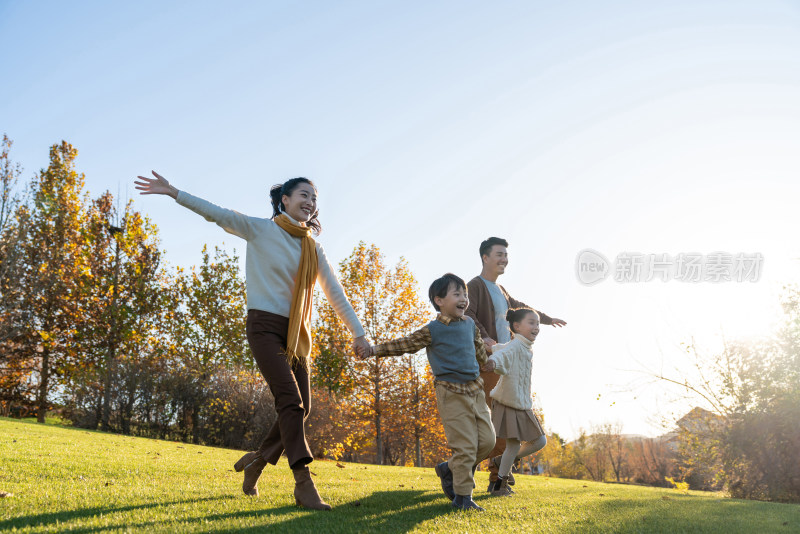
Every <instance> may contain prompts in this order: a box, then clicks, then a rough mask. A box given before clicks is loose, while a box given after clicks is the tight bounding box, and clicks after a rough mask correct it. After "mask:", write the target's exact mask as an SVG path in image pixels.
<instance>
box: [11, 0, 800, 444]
mask: <svg viewBox="0 0 800 534" xmlns="http://www.w3.org/2000/svg"><path fill="white" fill-rule="evenodd" d="M799 30H800V4H798V3H796V2H788V1H784V2H771V1H750V2H730V1H719V2H707V1H677V2H558V3H552V2H547V3H546V2H533V1H520V2H467V1H459V2H367V1H363V2H288V1H287V2H251V3H244V2H224V3H223V2H215V3H209V2H196V1H193V2H169V3H165V2H129V3H108V2H80V3H63V2H13V1H8V0H4V1H0V48H1V49H2V50H3V52H4V53H3V57H4V59H3V67H2V73H3V75H2V79H3V81H2V83H1V84H0V128H2V130H3V131H4V132H6V133H7V134H8V135H9V136H10V137H11V138H12V139H13V140H14V141H15V145H14V147H13V151H12V157H13V158H14V159H15V160H17V161H19V162H20V163H22V165H23V166H24V168H25V176H26V177H30V176H31V175H32V174H33V173H34V172H36V171H37V170H38V169H39V168H41V167H43V166H46V164H47V151H48V147H49V145H51V144H53V143H56V142H58V141H60V140H62V139H65V140H67V141H69V142H70V143H72V144H73V145H75V146H76V147H77V148H78V150H79V151H80V155H79V159H78V167H79V169H80V170H81V171H83V172H85V173H86V177H87V185H88V188H89V190H90V191H91V193H92V194H93V195H98V194H100V193H101V192H102V191H103V190H105V189H110V190H111V191H112V192H115V193H116V192H117V191H120V192H121V193H122V194H123V195H125V194H126V191H127V194H128V195H129V196H134V189H133V186H132V180H133V178H134V177H135V176H136V175H137V174H144V173H146V172H148V171H149V170H150V169H156V170H158V171H159V172H161V173H162V174H164V175H165V176H166V177H167V178H168V179H170V180H171V181H172V182H173V183H174V184H175V185H176V186H177V187H179V188H181V189H185V190H187V191H189V192H191V193H193V194H196V195H199V196H202V197H204V198H207V199H209V200H211V201H214V202H216V203H218V204H220V205H223V206H226V207H231V208H235V209H237V210H239V211H242V212H245V213H248V214H253V215H259V214H261V215H269V213H270V212H269V209H268V206H267V190H268V187H269V186H270V185H271V184H273V183H276V182H280V181H283V180H284V179H286V178H289V177H293V176H298V175H303V176H308V177H310V178H312V179H314V180H315V181H316V183H317V185H318V187H319V192H320V207H321V219H322V222H323V224H324V226H325V231H324V232H323V234H322V236H321V237H320V240H321V241H322V242H323V244H324V245H325V247H326V250H327V251H328V254H329V256H331V257H332V258H333V259H334V260H335V261H339V260H341V259H343V258H344V257H346V256H347V255H348V253H349V252H350V251H351V250H352V248H353V246H354V245H355V244H356V243H357V242H358V241H359V240H365V241H367V242H370V243H375V244H377V245H378V246H380V247H381V248H382V250H383V251H384V252H385V253H386V255H387V257H388V259H389V261H390V262H394V261H396V260H397V259H398V258H399V257H400V256H405V257H406V258H407V259H408V261H409V263H410V265H411V267H412V269H413V271H414V272H415V273H416V275H417V277H418V279H419V281H420V284H421V286H422V287H423V288H427V285H428V284H429V283H430V281H431V280H432V279H433V278H435V277H436V276H439V275H440V274H441V273H443V272H445V271H453V272H456V273H459V274H460V275H461V276H462V277H464V278H471V277H472V276H474V275H475V274H477V273H478V271H479V268H480V263H479V259H478V255H477V247H478V244H479V243H480V241H481V240H482V239H484V238H485V237H488V236H490V235H499V236H503V237H506V238H507V239H508V240H509V241H510V242H511V247H510V248H509V253H510V255H511V263H510V265H509V268H508V271H507V274H506V275H504V276H503V277H502V278H501V280H500V281H501V283H503V284H504V285H505V287H506V288H507V289H509V291H510V292H511V293H512V294H513V295H514V296H515V297H517V298H519V299H521V300H524V301H526V302H528V303H530V304H532V305H534V306H536V307H538V308H540V309H542V310H543V311H545V312H547V313H549V314H551V315H555V316H557V317H561V318H564V319H565V320H567V321H568V322H569V325H568V326H567V327H566V328H564V329H562V330H558V331H556V330H553V329H545V330H544V333H543V334H542V336H541V337H540V339H539V340H538V341H537V348H536V361H535V385H536V389H537V392H538V393H539V399H540V402H541V404H542V407H543V408H544V412H545V414H546V417H547V424H548V426H549V427H550V428H551V429H553V430H555V431H557V432H559V433H561V434H563V435H565V436H573V435H575V433H576V432H577V430H578V429H579V428H581V427H585V428H588V427H589V426H590V425H591V424H592V423H601V422H604V421H620V422H622V423H623V426H624V430H625V431H626V432H630V433H644V434H657V433H659V432H660V431H661V429H660V428H659V427H658V424H657V423H658V421H659V417H660V416H666V417H669V416H670V414H671V413H673V412H680V411H681V410H683V409H685V408H686V405H685V404H681V403H677V404H676V403H671V402H669V399H670V398H672V396H673V394H674V392H668V391H666V390H665V389H664V388H663V387H660V386H645V385H643V378H642V375H641V374H640V373H638V372H631V370H633V371H641V370H642V369H645V368H648V369H659V368H663V369H664V370H666V371H669V370H671V369H673V368H678V369H679V370H684V369H687V365H688V362H687V360H686V358H685V356H684V353H683V352H682V350H681V349H680V346H679V344H680V342H682V341H689V340H690V339H692V338H693V337H694V338H695V339H697V340H698V341H700V342H701V343H703V344H704V345H705V346H707V347H708V349H709V350H714V349H715V348H717V347H718V346H719V344H720V342H721V339H722V337H723V335H724V336H725V337H727V338H732V337H739V336H750V335H757V334H758V333H759V332H763V331H766V330H767V329H768V328H769V327H770V325H771V324H772V322H774V321H775V318H776V308H777V306H776V303H777V297H778V295H779V293H780V287H781V284H783V283H785V282H792V281H795V280H796V279H797V278H798V277H797V271H798V266H800V264H798V261H797V258H798V257H800V250H798V248H799V247H798V243H797V240H796V235H797V228H798V225H799V224H800V215H798V213H800V210H797V208H796V206H797V199H798V194H799V193H800V180H798V170H800V163H799V162H798V157H797V154H798V153H800V97H798V95H800V31H799ZM136 203H137V207H138V208H139V209H141V210H142V211H144V212H146V213H147V214H149V215H150V216H151V217H152V218H153V220H154V221H155V222H156V223H157V224H158V225H159V228H160V230H161V236H162V239H163V247H164V248H165V249H166V250H167V257H168V259H169V261H170V262H171V263H172V264H177V265H184V266H188V265H191V264H194V263H196V262H197V260H198V258H199V254H200V249H201V247H202V245H203V243H209V244H210V245H214V244H219V245H221V244H222V243H223V242H224V244H225V247H226V248H232V247H234V246H235V247H237V249H238V250H239V251H243V250H244V246H243V243H237V242H236V239H235V238H234V237H233V236H230V235H228V234H225V233H224V232H223V231H222V230H220V229H218V228H217V227H215V226H213V225H211V224H209V223H206V222H204V221H203V220H202V219H200V218H199V217H197V216H196V215H194V214H192V213H190V212H188V211H186V210H183V209H182V208H180V207H178V206H177V205H175V204H174V203H173V202H172V201H170V200H169V199H166V198H154V197H141V198H137V200H136ZM586 247H591V248H594V249H597V250H599V251H601V252H603V253H604V254H606V255H607V256H609V257H612V258H613V257H614V256H615V255H616V254H617V253H619V252H623V251H636V252H643V253H661V252H667V253H671V254H677V253H679V252H703V253H709V252H712V251H728V252H761V253H763V254H764V256H765V269H764V275H763V276H762V279H761V281H760V282H758V283H755V284H753V283H750V284H708V283H706V284H680V283H678V282H669V283H660V282H651V283H649V284H645V283H641V284H630V285H622V284H618V283H615V282H613V281H610V280H607V281H606V282H604V283H602V284H600V285H597V286H594V287H585V286H583V285H581V284H579V283H578V281H577V279H576V277H575V272H574V262H575V257H576V254H577V253H578V251H580V250H582V249H584V248H586ZM598 395H599V396H600V397H599V399H598Z"/></svg>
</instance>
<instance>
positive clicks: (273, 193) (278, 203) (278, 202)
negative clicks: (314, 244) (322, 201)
mask: <svg viewBox="0 0 800 534" xmlns="http://www.w3.org/2000/svg"><path fill="white" fill-rule="evenodd" d="M300 184H308V185H310V186H311V187H313V188H314V190H316V189H317V186H316V185H314V182H312V181H311V180H309V179H308V178H303V177H302V176H300V177H298V178H292V179H291V180H286V181H285V182H284V183H282V184H275V185H273V186H272V188H270V190H269V198H270V202H271V203H272V212H273V213H272V217H270V219H274V218H275V217H277V216H278V215H280V214H281V213H283V211H284V210H285V209H286V208H285V207H284V206H283V201H282V200H283V195H286V196H287V197H288V196H291V195H292V191H294V190H295V189H296V188H297V186H298V185H300ZM318 216H319V210H317V211H315V212H314V213H312V214H311V218H310V219H309V220H308V221H307V222H306V226H308V227H309V228H311V229H312V230H314V233H315V234H316V235H319V234H320V233H321V232H322V224H320V222H319V219H317V217H318Z"/></svg>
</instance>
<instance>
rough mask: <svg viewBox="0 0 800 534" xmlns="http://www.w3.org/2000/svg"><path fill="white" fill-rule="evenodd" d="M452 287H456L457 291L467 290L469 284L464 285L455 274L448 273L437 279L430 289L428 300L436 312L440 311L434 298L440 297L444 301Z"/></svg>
mask: <svg viewBox="0 0 800 534" xmlns="http://www.w3.org/2000/svg"><path fill="white" fill-rule="evenodd" d="M451 287H455V288H456V289H463V290H466V289H467V284H465V283H464V280H462V279H461V278H460V277H458V276H456V275H454V274H453V273H447V274H445V275H444V276H442V277H441V278H437V279H436V280H434V281H433V283H432V284H431V287H430V288H428V298H429V299H431V304H433V307H434V308H436V311H440V310H439V306H438V305H437V304H436V301H435V300H434V298H436V297H439V298H440V299H443V298H445V297H446V296H447V292H448V291H450V288H451Z"/></svg>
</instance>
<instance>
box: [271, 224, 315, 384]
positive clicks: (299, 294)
mask: <svg viewBox="0 0 800 534" xmlns="http://www.w3.org/2000/svg"><path fill="white" fill-rule="evenodd" d="M275 222H276V223H277V225H278V226H280V227H281V228H283V230H284V231H286V232H288V233H289V234H290V235H293V236H295V237H301V238H302V239H301V240H300V266H299V267H298V269H297V279H296V281H295V284H294V289H293V290H292V307H291V308H290V310H289V332H288V334H287V336H286V356H287V358H288V360H289V364H293V363H294V362H295V361H298V360H299V361H300V362H301V363H302V364H303V365H304V366H305V367H306V368H308V364H309V362H308V356H309V354H311V304H312V302H313V295H314V284H315V283H316V282H317V247H316V246H315V244H314V239H313V238H312V237H311V228H308V227H306V226H299V225H297V224H295V223H293V222H292V221H291V220H290V219H289V217H287V216H286V215H285V214H283V213H281V214H280V215H278V216H277V217H275Z"/></svg>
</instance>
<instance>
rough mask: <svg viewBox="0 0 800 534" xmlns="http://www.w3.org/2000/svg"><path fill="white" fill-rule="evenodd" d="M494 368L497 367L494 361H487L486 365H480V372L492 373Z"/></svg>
mask: <svg viewBox="0 0 800 534" xmlns="http://www.w3.org/2000/svg"><path fill="white" fill-rule="evenodd" d="M495 367H497V365H496V364H495V363H494V360H487V361H486V363H484V364H483V365H481V372H483V373H491V372H492V371H494V368H495Z"/></svg>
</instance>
